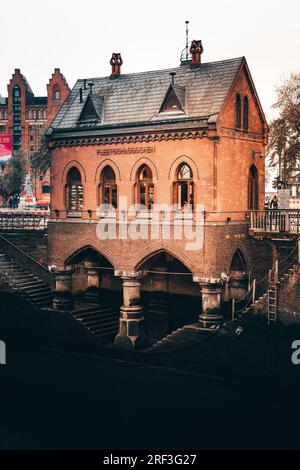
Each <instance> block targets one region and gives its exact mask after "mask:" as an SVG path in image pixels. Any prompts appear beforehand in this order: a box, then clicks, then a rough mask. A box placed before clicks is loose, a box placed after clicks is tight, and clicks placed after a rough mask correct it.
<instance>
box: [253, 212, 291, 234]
mask: <svg viewBox="0 0 300 470" xmlns="http://www.w3.org/2000/svg"><path fill="white" fill-rule="evenodd" d="M250 230H253V231H255V232H277V233H280V232H285V233H292V234H297V233H300V210H299V209H298V210H286V209H278V210H273V209H270V210H266V211H252V212H251V214H250Z"/></svg>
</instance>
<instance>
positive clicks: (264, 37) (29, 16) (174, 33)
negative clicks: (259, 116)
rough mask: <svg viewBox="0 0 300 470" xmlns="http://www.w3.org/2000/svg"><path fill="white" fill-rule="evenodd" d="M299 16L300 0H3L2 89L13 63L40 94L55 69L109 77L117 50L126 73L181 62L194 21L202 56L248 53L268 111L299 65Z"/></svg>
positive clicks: (69, 78)
mask: <svg viewBox="0 0 300 470" xmlns="http://www.w3.org/2000/svg"><path fill="white" fill-rule="evenodd" d="M299 18H300V2H299V0H272V1H271V0H251V1H243V0H213V1H199V0H185V1H176V0H173V1H171V0H148V1H147V2H145V1H141V0H140V1H138V0H123V1H122V0H111V1H109V0H106V1H101V0H86V1H82V0H81V1H77V0H51V1H47V2H46V1H44V0H14V1H10V2H9V1H8V0H3V1H1V11H0V30H1V68H0V70H1V73H0V93H1V94H2V96H6V95H7V89H6V86H7V83H8V81H9V79H10V78H11V75H12V72H13V70H14V69H15V68H20V69H21V71H22V72H23V74H24V75H25V76H26V78H27V79H28V81H29V83H30V85H31V87H32V89H33V92H34V93H35V95H45V94H46V83H47V82H48V79H49V77H50V75H51V73H52V71H53V69H54V68H55V67H59V68H60V69H61V71H62V72H63V73H64V75H65V77H66V79H67V81H68V82H69V85H70V86H71V87H72V86H73V85H74V83H75V81H76V79H77V78H84V77H96V76H102V75H108V74H109V73H110V65H109V60H110V57H111V53H112V52H121V54H122V57H123V61H124V64H123V68H122V70H123V72H124V73H125V72H127V73H130V72H138V71H145V70H155V69H162V68H168V67H174V66H177V65H179V57H180V52H181V50H182V49H183V48H184V45H185V20H190V39H202V42H203V46H204V54H203V61H204V62H209V61H215V60H222V59H229V58H233V57H238V56H246V58H247V61H248V64H249V66H250V70H251V73H252V76H253V78H254V82H255V84H256V87H257V90H258V94H259V96H260V99H261V102H262V104H263V107H264V108H265V111H266V114H267V116H270V113H271V111H270V110H271V105H272V103H273V102H274V99H275V87H276V85H278V84H279V83H280V82H281V81H282V79H283V78H284V77H287V76H288V75H289V73H290V72H292V71H296V70H300V52H299V51H300V34H299Z"/></svg>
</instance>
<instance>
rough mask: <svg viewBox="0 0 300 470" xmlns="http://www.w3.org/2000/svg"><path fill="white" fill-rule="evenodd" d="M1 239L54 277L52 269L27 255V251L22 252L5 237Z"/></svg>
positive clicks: (1, 236) (0, 236)
mask: <svg viewBox="0 0 300 470" xmlns="http://www.w3.org/2000/svg"><path fill="white" fill-rule="evenodd" d="M0 238H1V239H2V240H4V241H5V242H6V243H8V244H9V245H11V246H12V247H13V248H14V249H15V250H17V251H19V252H20V253H22V255H25V256H26V258H28V259H30V260H31V261H33V262H34V263H35V264H37V265H38V266H39V267H40V268H42V269H44V270H45V271H47V272H48V273H50V274H51V275H52V276H53V272H52V271H50V269H48V268H47V267H46V266H44V265H43V264H41V263H40V262H39V261H37V260H36V259H34V258H33V257H32V256H30V255H29V254H28V253H25V251H23V250H21V248H19V247H18V246H16V245H15V244H14V243H12V242H11V241H10V240H8V239H7V238H5V237H3V235H0Z"/></svg>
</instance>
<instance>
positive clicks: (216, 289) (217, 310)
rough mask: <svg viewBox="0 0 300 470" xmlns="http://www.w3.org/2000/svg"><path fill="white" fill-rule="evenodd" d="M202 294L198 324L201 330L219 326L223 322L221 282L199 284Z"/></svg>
mask: <svg viewBox="0 0 300 470" xmlns="http://www.w3.org/2000/svg"><path fill="white" fill-rule="evenodd" d="M200 287H201V294H202V313H201V315H200V316H199V323H200V325H201V326H202V327H203V328H209V327H211V326H213V325H219V324H220V323H222V321H223V315H222V312H221V294H222V284H221V282H214V283H212V282H205V283H203V282H200Z"/></svg>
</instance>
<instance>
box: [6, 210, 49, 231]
mask: <svg viewBox="0 0 300 470" xmlns="http://www.w3.org/2000/svg"><path fill="white" fill-rule="evenodd" d="M48 219H49V214H48V213H46V212H13V211H7V212H0V232H16V231H23V230H39V231H41V230H42V231H45V230H46V229H47V223H48Z"/></svg>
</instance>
